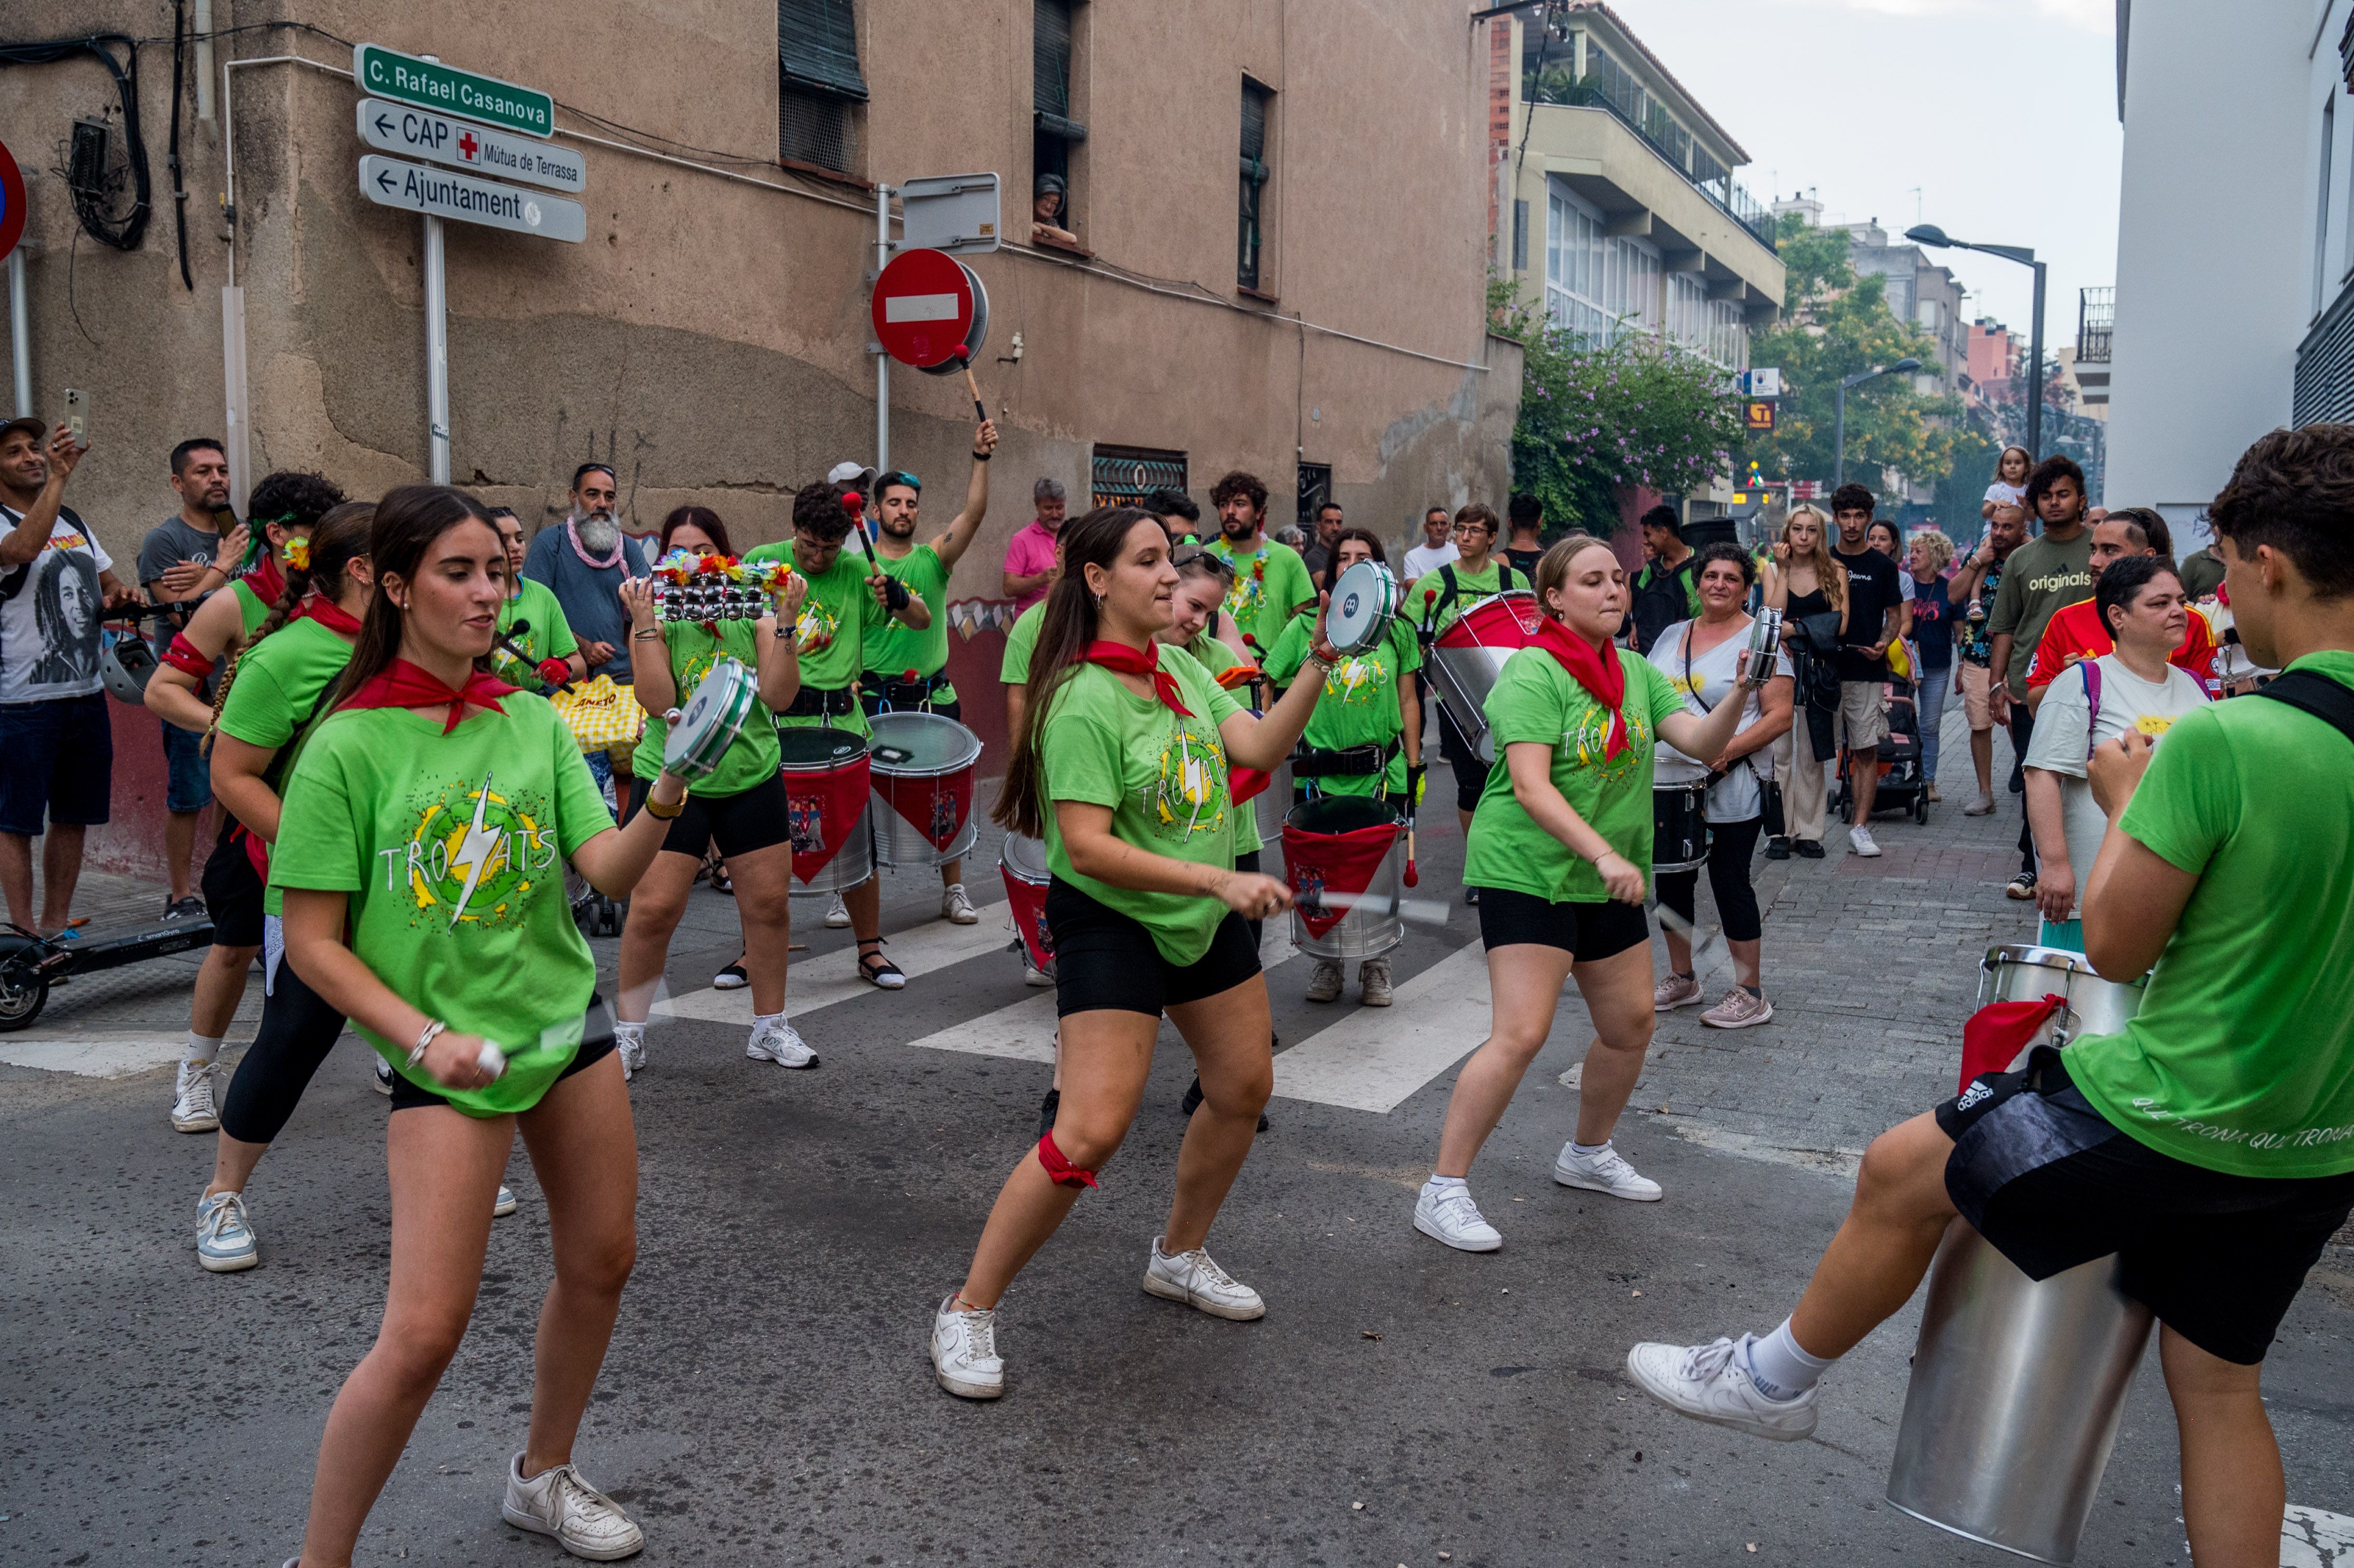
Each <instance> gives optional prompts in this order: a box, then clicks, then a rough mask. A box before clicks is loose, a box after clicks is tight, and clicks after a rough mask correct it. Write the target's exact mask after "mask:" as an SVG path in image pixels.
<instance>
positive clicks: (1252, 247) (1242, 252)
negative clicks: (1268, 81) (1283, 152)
mask: <svg viewBox="0 0 2354 1568" xmlns="http://www.w3.org/2000/svg"><path fill="white" fill-rule="evenodd" d="M1274 98H1275V94H1274V93H1273V92H1271V91H1269V90H1267V89H1266V88H1264V87H1261V86H1260V85H1259V84H1258V83H1257V82H1255V81H1252V80H1251V79H1248V78H1247V77H1246V78H1245V79H1243V144H1242V179H1241V196H1242V206H1241V212H1240V215H1239V217H1240V221H1239V225H1238V234H1237V241H1238V249H1237V254H1236V258H1235V281H1236V282H1237V283H1240V284H1241V285H1242V286H1243V287H1244V288H1246V289H1256V288H1257V287H1259V259H1260V251H1261V249H1262V247H1261V240H1262V238H1263V236H1262V233H1261V230H1260V227H1259V212H1260V207H1261V203H1262V198H1263V197H1264V196H1265V195H1266V193H1267V179H1268V177H1269V175H1270V174H1271V173H1272V171H1271V170H1270V169H1269V168H1268V167H1267V106H1268V105H1269V103H1271V102H1272V101H1273V100H1274Z"/></svg>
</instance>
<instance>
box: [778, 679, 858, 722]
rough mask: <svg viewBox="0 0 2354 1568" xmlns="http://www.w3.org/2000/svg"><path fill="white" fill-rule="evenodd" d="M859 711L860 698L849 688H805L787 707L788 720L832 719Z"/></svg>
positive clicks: (785, 714)
mask: <svg viewBox="0 0 2354 1568" xmlns="http://www.w3.org/2000/svg"><path fill="white" fill-rule="evenodd" d="M857 711H858V698H857V696H856V695H855V694H854V693H853V692H852V691H851V689H850V688H849V687H848V686H803V687H802V688H801V690H800V692H798V693H796V694H794V697H793V700H792V701H791V702H790V704H788V705H786V707H785V711H784V714H783V715H782V716H784V717H786V718H832V717H833V716H835V715H849V714H854V713H856V712H857Z"/></svg>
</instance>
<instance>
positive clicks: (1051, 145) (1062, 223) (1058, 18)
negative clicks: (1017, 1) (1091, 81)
mask: <svg viewBox="0 0 2354 1568" xmlns="http://www.w3.org/2000/svg"><path fill="white" fill-rule="evenodd" d="M1075 10H1076V0H1034V16H1033V20H1032V24H1031V26H1032V35H1033V37H1032V55H1031V60H1032V65H1031V101H1032V102H1031V122H1032V136H1031V153H1032V157H1031V173H1032V175H1033V177H1035V176H1037V175H1054V176H1055V178H1056V179H1058V180H1060V181H1062V182H1063V210H1062V212H1061V213H1060V214H1059V215H1058V216H1057V217H1055V227H1056V228H1063V229H1069V228H1073V227H1074V225H1073V221H1072V214H1073V213H1074V212H1075V211H1076V209H1077V207H1078V193H1077V192H1076V191H1075V190H1073V189H1072V180H1071V149H1072V148H1073V147H1074V146H1076V145H1077V144H1078V143H1081V142H1084V141H1086V140H1087V127H1086V126H1085V125H1083V124H1081V123H1080V122H1078V121H1077V120H1076V119H1074V118H1072V115H1071V69H1072V57H1073V54H1074V52H1075V49H1076V43H1075V37H1076V27H1075V26H1074V16H1073V13H1074V11H1075Z"/></svg>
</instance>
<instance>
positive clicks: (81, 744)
mask: <svg viewBox="0 0 2354 1568" xmlns="http://www.w3.org/2000/svg"><path fill="white" fill-rule="evenodd" d="M28 657H29V655H28ZM112 700H113V699H111V698H110V697H109V696H108V695H107V694H105V693H104V692H92V693H90V694H89V695H87V696H80V697H51V698H48V699H47V700H45V701H41V702H35V703H6V704H0V833H15V834H16V835H17V836H19V837H21V838H27V839H37V838H39V837H40V836H41V832H42V818H43V815H44V814H46V815H47V817H48V821H50V822H52V823H55V824H56V825H57V826H58V827H61V828H71V827H82V828H94V827H96V826H98V825H99V824H100V823H101V822H103V821H106V820H107V815H108V811H109V810H110V808H111V804H112V800H113V789H114V721H113V718H112V716H111V715H109V714H108V712H107V711H106V705H107V704H108V703H109V702H111V701H112Z"/></svg>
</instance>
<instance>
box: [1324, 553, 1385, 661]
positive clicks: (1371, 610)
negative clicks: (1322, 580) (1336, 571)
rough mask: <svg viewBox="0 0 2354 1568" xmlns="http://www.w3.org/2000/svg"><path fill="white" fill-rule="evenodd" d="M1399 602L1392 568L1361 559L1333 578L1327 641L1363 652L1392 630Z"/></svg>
mask: <svg viewBox="0 0 2354 1568" xmlns="http://www.w3.org/2000/svg"><path fill="white" fill-rule="evenodd" d="M1397 602H1398V585H1397V578H1395V577H1392V576H1391V575H1390V569H1389V568H1388V567H1385V566H1384V565H1382V564H1381V563H1380V562H1379V561H1359V562H1358V563H1357V564H1356V565H1355V566H1353V567H1350V568H1349V569H1348V570H1347V571H1345V572H1342V573H1341V575H1340V576H1339V577H1336V578H1335V579H1333V583H1332V602H1331V607H1330V608H1329V609H1326V611H1325V612H1324V640H1325V641H1328V642H1330V643H1331V644H1332V646H1333V647H1335V648H1337V649H1339V650H1340V651H1341V652H1343V653H1363V652H1364V651H1365V650H1366V649H1368V648H1371V647H1373V645H1374V644H1376V643H1378V642H1379V641H1381V640H1382V638H1383V636H1384V633H1386V632H1387V631H1388V630H1389V625H1390V620H1391V618H1392V617H1393V616H1394V615H1395V614H1396V613H1397Z"/></svg>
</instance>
